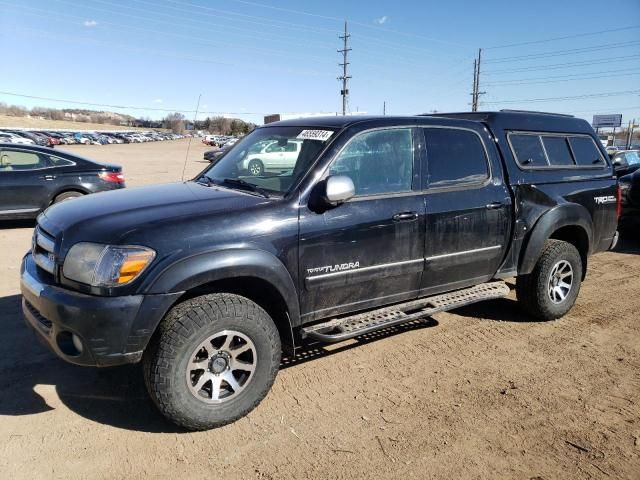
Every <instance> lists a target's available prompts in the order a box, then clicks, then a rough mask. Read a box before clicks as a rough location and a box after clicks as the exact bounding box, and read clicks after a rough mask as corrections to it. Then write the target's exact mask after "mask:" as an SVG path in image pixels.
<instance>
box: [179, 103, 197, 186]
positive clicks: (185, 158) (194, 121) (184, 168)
mask: <svg viewBox="0 0 640 480" xmlns="http://www.w3.org/2000/svg"><path fill="white" fill-rule="evenodd" d="M200 98H202V94H200V95H198V103H197V104H196V113H194V114H193V129H194V130H195V128H196V118H198V110H199V109H200ZM191 140H193V135H191V136H190V137H189V143H188V144H187V154H186V155H185V156H184V165H183V166H182V181H183V182H184V172H185V170H186V169H187V160H189V150H190V149H191Z"/></svg>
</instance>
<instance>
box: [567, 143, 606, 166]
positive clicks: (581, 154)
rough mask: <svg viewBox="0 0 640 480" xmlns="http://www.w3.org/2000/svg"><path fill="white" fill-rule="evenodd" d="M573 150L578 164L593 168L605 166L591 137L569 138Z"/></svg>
mask: <svg viewBox="0 0 640 480" xmlns="http://www.w3.org/2000/svg"><path fill="white" fill-rule="evenodd" d="M569 143H570V144H571V150H572V151H573V156H574V158H575V159H576V164H578V165H580V166H583V167H593V166H599V165H603V164H604V159H603V158H602V154H601V153H600V150H598V147H596V144H595V142H594V141H593V139H592V138H591V137H574V136H572V137H569Z"/></svg>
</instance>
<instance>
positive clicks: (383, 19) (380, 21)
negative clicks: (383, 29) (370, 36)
mask: <svg viewBox="0 0 640 480" xmlns="http://www.w3.org/2000/svg"><path fill="white" fill-rule="evenodd" d="M388 19H389V17H387V16H386V15H384V16H382V17H380V18H376V19H375V20H374V21H373V23H375V24H376V25H383V24H384V23H386V21H387V20H388Z"/></svg>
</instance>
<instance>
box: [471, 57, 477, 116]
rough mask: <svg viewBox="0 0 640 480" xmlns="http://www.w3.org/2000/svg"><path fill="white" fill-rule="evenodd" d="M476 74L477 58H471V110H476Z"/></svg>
mask: <svg viewBox="0 0 640 480" xmlns="http://www.w3.org/2000/svg"><path fill="white" fill-rule="evenodd" d="M477 74H478V60H476V59H474V60H473V87H472V89H471V111H472V112H475V111H476V101H477V99H476V79H477Z"/></svg>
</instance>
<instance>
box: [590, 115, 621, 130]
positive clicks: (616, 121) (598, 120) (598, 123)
mask: <svg viewBox="0 0 640 480" xmlns="http://www.w3.org/2000/svg"><path fill="white" fill-rule="evenodd" d="M592 125H593V128H601V127H613V128H617V127H619V126H620V125H622V114H621V113H620V114H615V115H594V116H593V122H592Z"/></svg>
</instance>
